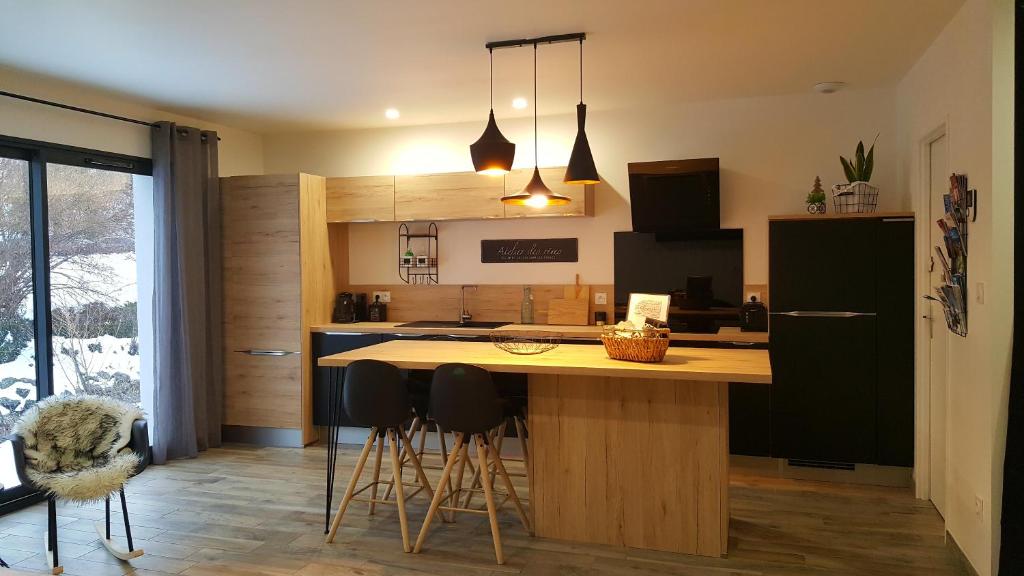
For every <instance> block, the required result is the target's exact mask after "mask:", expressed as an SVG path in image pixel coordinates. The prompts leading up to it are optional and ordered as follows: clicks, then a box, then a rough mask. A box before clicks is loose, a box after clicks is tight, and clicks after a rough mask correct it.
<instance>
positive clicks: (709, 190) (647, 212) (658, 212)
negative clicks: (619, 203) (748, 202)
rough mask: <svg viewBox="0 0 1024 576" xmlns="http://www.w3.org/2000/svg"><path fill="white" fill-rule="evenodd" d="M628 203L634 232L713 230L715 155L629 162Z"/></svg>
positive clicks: (716, 220)
mask: <svg viewBox="0 0 1024 576" xmlns="http://www.w3.org/2000/svg"><path fill="white" fill-rule="evenodd" d="M629 202H630V210H631V211H632V216H633V231H634V232H658V233H675V232H679V231H687V230H709V229H716V228H718V227H719V225H720V220H719V191H718V158H698V159H694V160H670V161H664V162H631V163H630V164H629Z"/></svg>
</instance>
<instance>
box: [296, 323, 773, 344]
mask: <svg viewBox="0 0 1024 576" xmlns="http://www.w3.org/2000/svg"><path fill="white" fill-rule="evenodd" d="M402 324H403V322H349V323H344V324H339V323H328V324H316V325H313V326H311V327H310V331H311V332H323V333H331V332H342V333H351V334H417V335H424V336H442V335H449V334H454V335H460V336H489V335H490V334H493V333H495V332H513V333H515V334H517V335H522V336H525V337H531V336H532V337H543V336H561V337H562V338H575V339H583V340H597V339H599V338H601V330H602V329H603V328H604V327H603V326H565V325H560V324H507V325H505V326H502V327H500V328H494V329H490V328H453V327H446V328H422V327H420V328H410V327H408V326H401V325H402ZM669 339H670V340H672V341H684V342H685V341H688V342H740V343H743V344H767V343H768V333H767V332H743V331H742V330H740V329H739V328H737V327H725V328H719V330H718V332H713V333H704V332H673V333H671V334H669Z"/></svg>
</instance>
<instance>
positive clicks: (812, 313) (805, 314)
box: [770, 310, 876, 318]
mask: <svg viewBox="0 0 1024 576" xmlns="http://www.w3.org/2000/svg"><path fill="white" fill-rule="evenodd" d="M770 314H775V315H778V316H791V317H794V318H857V317H859V316H876V314H875V313H874V312H824V311H817V310H795V311H793V312H771V313H770Z"/></svg>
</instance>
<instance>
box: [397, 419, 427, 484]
mask: <svg viewBox="0 0 1024 576" xmlns="http://www.w3.org/2000/svg"><path fill="white" fill-rule="evenodd" d="M398 432H399V433H400V434H401V435H402V445H404V446H408V447H409V449H408V450H406V454H407V455H408V456H409V461H410V462H412V467H413V468H414V469H415V470H416V479H417V481H419V483H420V486H423V488H424V489H425V490H426V491H427V494H429V495H430V498H431V499H433V498H434V491H433V490H432V489H431V488H430V480H427V474H426V473H425V472H424V471H423V463H422V462H420V457H419V455H418V454H416V451H415V450H413V449H412V440H411V439H409V437H408V436H407V435H406V434H405V430H401V429H399V430H398Z"/></svg>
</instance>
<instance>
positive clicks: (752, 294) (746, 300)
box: [744, 290, 763, 302]
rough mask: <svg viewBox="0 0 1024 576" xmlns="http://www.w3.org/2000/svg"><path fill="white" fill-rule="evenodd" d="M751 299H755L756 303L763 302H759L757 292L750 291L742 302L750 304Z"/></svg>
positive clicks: (759, 298) (759, 297) (759, 294)
mask: <svg viewBox="0 0 1024 576" xmlns="http://www.w3.org/2000/svg"><path fill="white" fill-rule="evenodd" d="M751 297H753V298H757V301H758V302H763V300H761V293H760V292H759V291H756V290H751V291H749V292H747V297H746V299H745V300H744V302H750V299H751Z"/></svg>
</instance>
